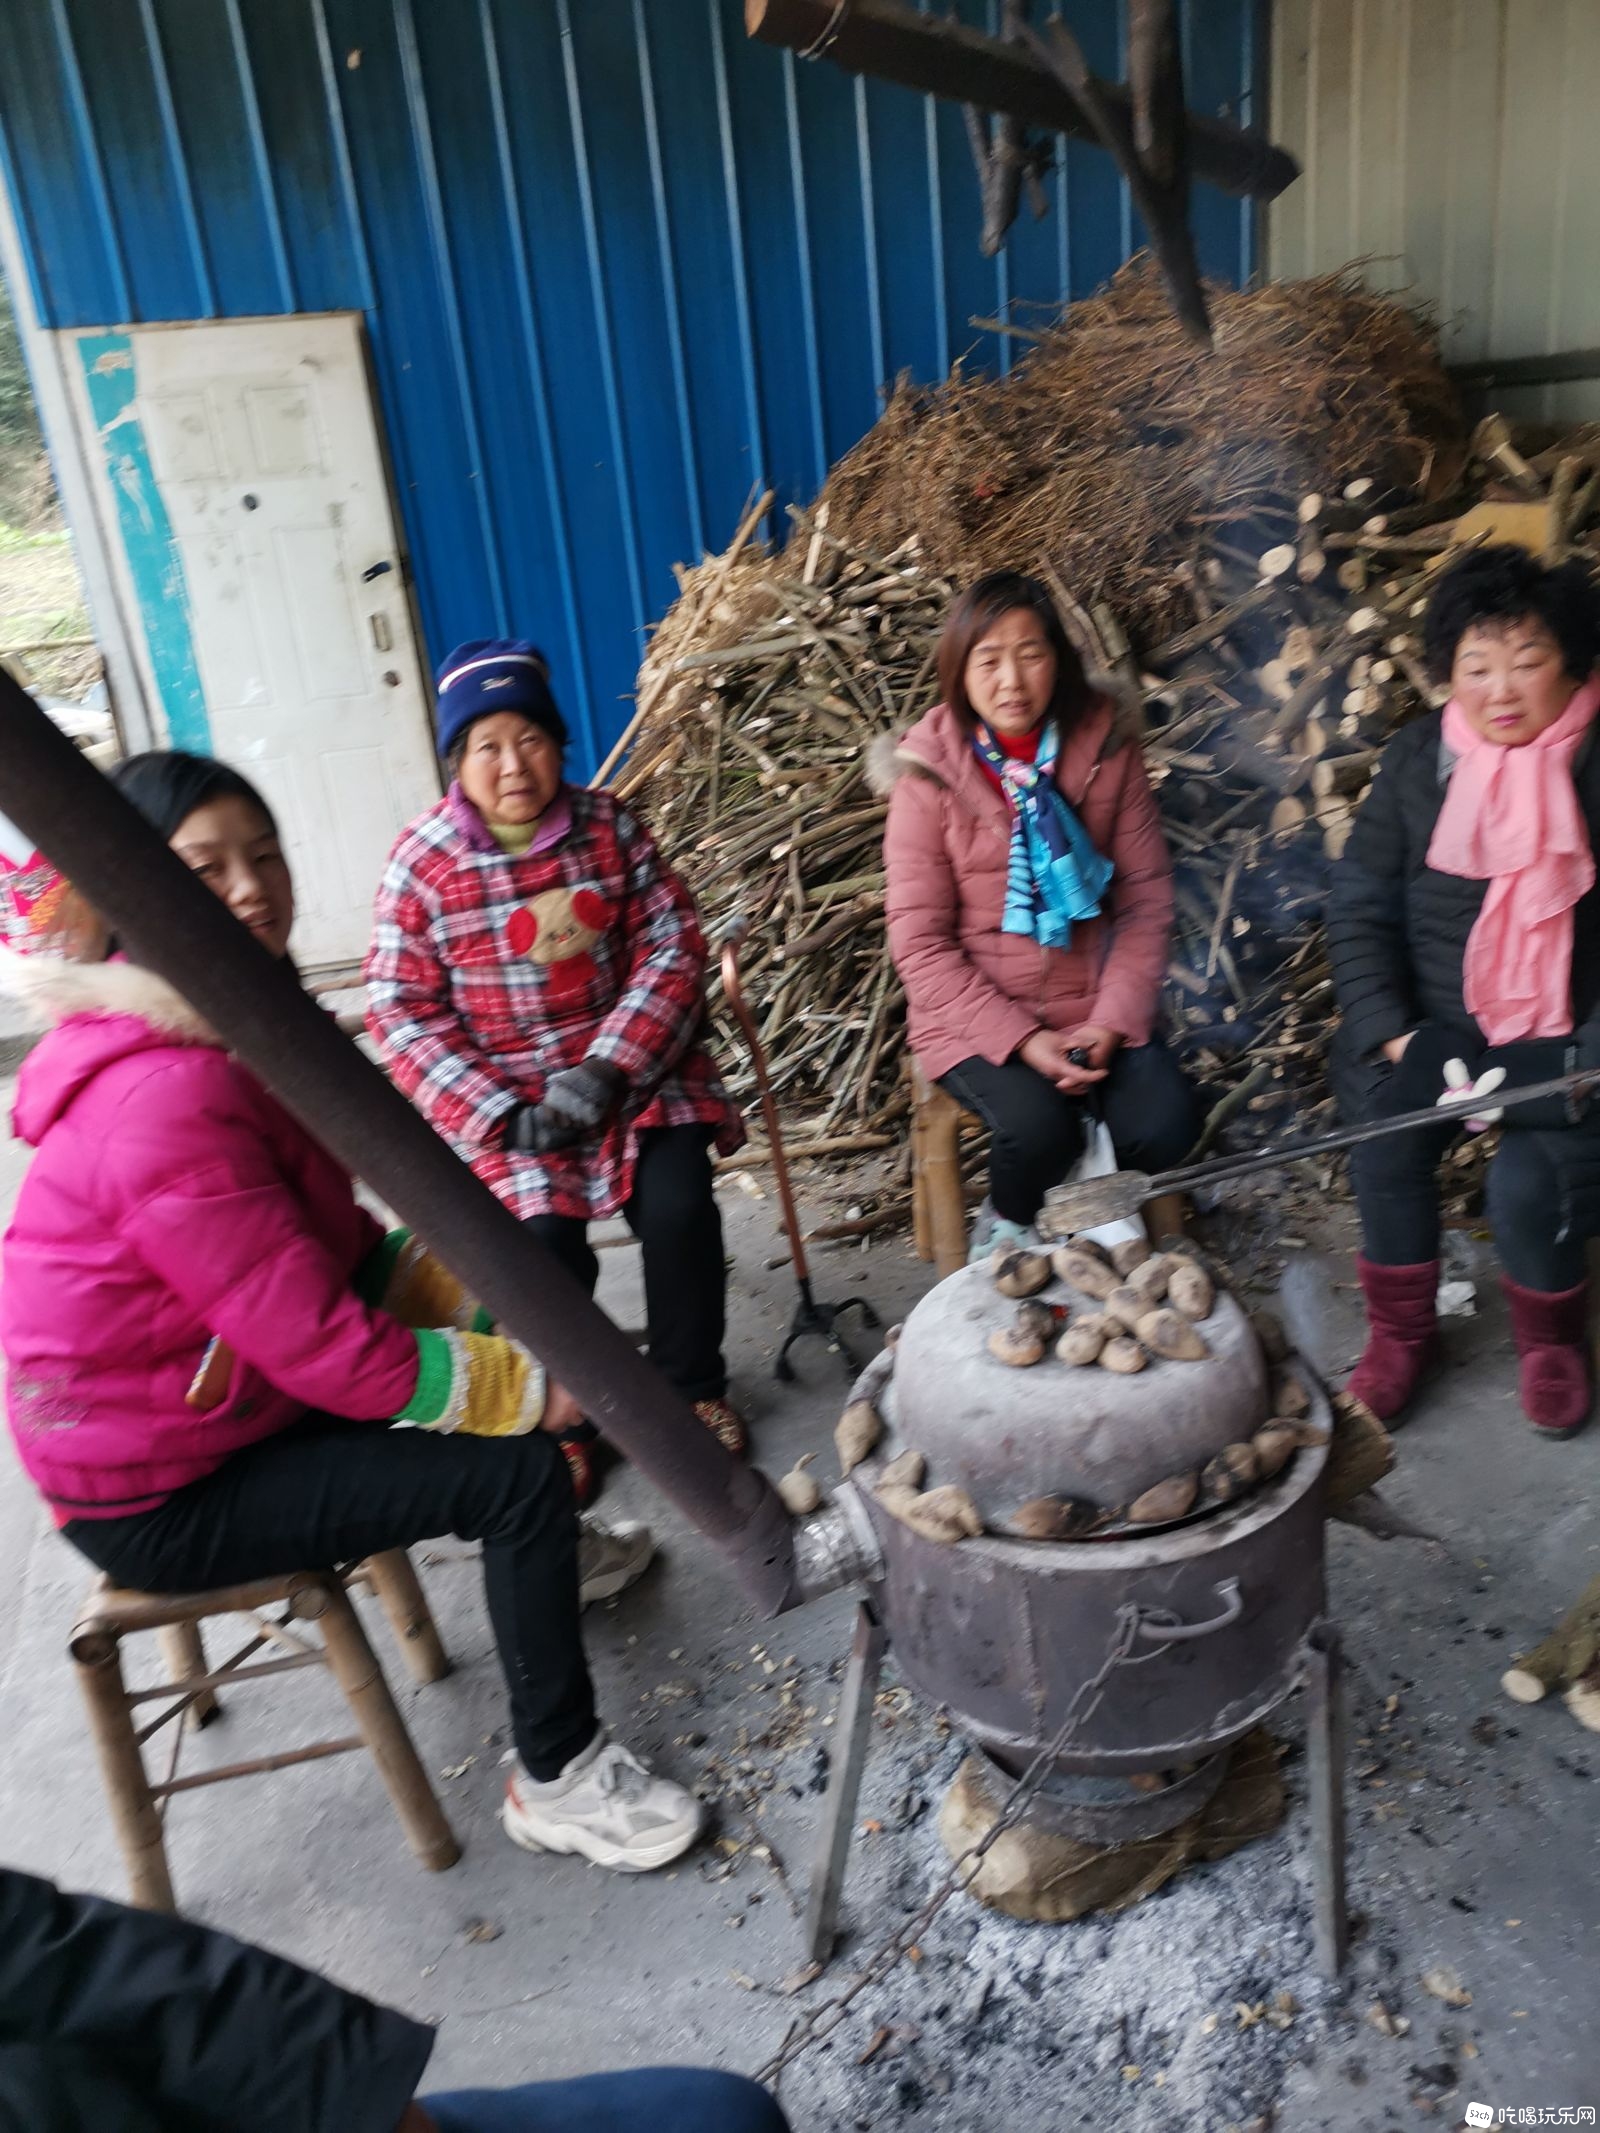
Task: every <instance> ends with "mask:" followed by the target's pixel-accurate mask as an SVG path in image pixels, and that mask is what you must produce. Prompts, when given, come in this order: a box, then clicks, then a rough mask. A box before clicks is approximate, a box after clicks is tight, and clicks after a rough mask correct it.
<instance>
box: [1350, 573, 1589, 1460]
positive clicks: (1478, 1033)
mask: <svg viewBox="0 0 1600 2133" xmlns="http://www.w3.org/2000/svg"><path fill="white" fill-rule="evenodd" d="M1423 637H1424V651H1425V654H1426V658H1427V663H1428V668H1429V672H1430V673H1431V674H1432V676H1433V677H1434V679H1435V680H1436V681H1438V682H1439V683H1441V684H1446V683H1447V684H1448V685H1449V687H1450V691H1451V698H1450V702H1449V703H1448V704H1447V705H1446V706H1445V708H1444V710H1443V711H1436V712H1434V713H1432V714H1431V716H1429V717H1427V718H1423V719H1419V720H1418V721H1417V722H1416V724H1415V725H1412V726H1408V727H1407V728H1406V729H1405V730H1404V731H1403V732H1402V733H1400V734H1399V735H1398V736H1397V737H1396V738H1395V739H1394V740H1393V741H1391V742H1390V743H1389V746H1388V748H1387V749H1386V750H1385V752H1384V760H1383V763H1382V766H1381V768H1380V770H1379V772H1378V776H1377V778H1376V780H1375V781H1374V783H1373V787H1372V791H1371V793H1370V794H1369V796H1368V798H1367V801H1366V804H1365V805H1364V806H1363V807H1362V809H1361V812H1360V814H1359V816H1358V817H1357V820H1356V824H1355V828H1354V831H1353V832H1352V834H1351V838H1350V842H1349V844H1348V846H1347V847H1346V849H1345V853H1344V857H1343V858H1342V859H1341V861H1340V863H1339V865H1338V867H1337V868H1336V869H1335V872H1334V883H1333V895H1332V900H1331V903H1330V907H1329V915H1328V940H1329V949H1330V953H1331V956H1332V961H1333V977H1334V986H1335V989H1336V991H1337V994H1338V999H1339V1008H1340V1014H1341V1023H1340V1029H1339V1034H1338V1037H1337V1039H1336V1040H1335V1044H1334V1050H1333V1059H1332V1074H1333V1082H1334V1088H1335V1092H1336V1094H1337V1096H1338V1099H1339V1104H1340V1109H1341V1110H1342V1111H1343V1113H1344V1115H1345V1116H1346V1117H1347V1118H1350V1119H1369V1118H1381V1117H1387V1116H1392V1115H1394V1114H1395V1113H1398V1112H1401V1111H1411V1110H1416V1109H1418V1108H1420V1107H1422V1106H1424V1105H1427V1104H1430V1103H1433V1102H1435V1101H1436V1100H1437V1099H1438V1098H1439V1097H1440V1096H1441V1095H1442V1094H1444V1093H1445V1092H1446V1074H1445V1067H1446V1062H1447V1061H1454V1060H1460V1061H1461V1062H1463V1064H1464V1066H1465V1067H1466V1069H1467V1070H1468V1072H1469V1073H1470V1075H1471V1076H1472V1077H1474V1079H1477V1078H1479V1077H1482V1076H1483V1075H1485V1074H1489V1073H1492V1072H1493V1071H1494V1070H1496V1069H1498V1070H1499V1075H1498V1079H1499V1081H1500V1082H1501V1083H1503V1084H1504V1085H1505V1086H1509V1087H1518V1086H1522V1085H1526V1084H1528V1083H1531V1082H1535V1081H1545V1080H1549V1079H1552V1078H1554V1077H1555V1076H1557V1075H1560V1074H1563V1073H1566V1072H1568V1071H1570V1070H1571V1069H1572V1068H1575V1067H1580V1066H1582V1067H1587V1066H1595V1065H1600V890H1597V888H1596V868H1595V859H1594V854H1595V853H1596V852H1597V851H1600V727H1597V725H1596V723H1595V718H1596V712H1597V710H1600V683H1597V682H1596V681H1595V680H1594V678H1593V676H1594V668H1595V663H1596V660H1597V658H1600V594H1597V592H1596V588H1595V586H1594V583H1593V581H1592V579H1591V578H1590V576H1589V574H1588V571H1587V570H1586V568H1585V567H1584V566H1583V565H1582V564H1581V563H1579V562H1577V561H1572V562H1567V563H1563V564H1561V565H1559V566H1558V567H1555V568H1547V567H1546V566H1544V565H1542V564H1540V563H1539V562H1537V561H1536V560H1535V559H1534V558H1533V557H1532V556H1530V555H1529V554H1527V553H1526V552H1525V551H1524V550H1523V549H1521V548H1517V547H1510V546H1502V547H1490V548H1480V549H1477V550H1474V551H1473V552H1471V553H1470V554H1468V555H1466V556H1464V557H1463V558H1462V560H1461V561H1460V562H1458V563H1456V564H1455V565H1453V566H1452V568H1451V569H1449V570H1448V571H1446V573H1445V574H1444V576H1443V577H1442V578H1441V579H1440V581H1439V584H1438V586H1437V588H1436V589H1435V592H1434V594H1433V597H1432V599H1431V600H1430V602H1429V604H1428V610H1427V616H1426V619H1425V621H1424V624H1423ZM1457 1078H1461V1077H1457ZM1491 1101H1492V1100H1491V1099H1490V1098H1488V1097H1487V1096H1486V1108H1487V1107H1488V1106H1489V1104H1490V1102H1491ZM1461 1130H1462V1129H1461V1126H1460V1123H1459V1121H1456V1122H1441V1124H1440V1126H1439V1127H1438V1129H1437V1131H1429V1130H1426V1129H1424V1130H1423V1131H1420V1132H1413V1133H1407V1134H1403V1135H1397V1136H1395V1137H1394V1138H1392V1139H1386V1140H1382V1141H1374V1142H1370V1143H1368V1144H1367V1145H1366V1146H1365V1147H1362V1148H1358V1149H1357V1150H1356V1151H1355V1154H1354V1156H1353V1158H1352V1164H1351V1167H1352V1172H1353V1176H1354V1182H1355V1191H1356V1203H1357V1206H1358V1208H1359V1210H1360V1215H1361V1236H1362V1255H1361V1257H1360V1259H1359V1260H1358V1261H1357V1265H1358V1268H1359V1271H1360V1275H1361V1286H1362V1290H1363V1292H1364V1294H1365V1297H1366V1304H1367V1324H1368V1337H1367V1345H1366V1349H1365V1351H1364V1353H1363V1355H1362V1357H1361V1361H1360V1362H1359V1364H1358V1365H1357V1366H1356V1370H1355V1373H1354V1375H1353V1376H1352V1377H1351V1379H1350V1383H1349V1386H1348V1388H1347V1389H1348V1390H1349V1391H1350V1392H1351V1393H1353V1394H1354V1395H1355V1396H1356V1397H1357V1398H1358V1399H1360V1400H1363V1401H1365V1403H1366V1404H1367V1406H1368V1407H1370V1408H1371V1409H1372V1411H1373V1412H1374V1413H1375V1414H1377V1415H1379V1416H1381V1417H1383V1418H1384V1419H1385V1420H1389V1419H1391V1418H1392V1417H1393V1416H1395V1415H1397V1414H1399V1413H1400V1411H1401V1410H1402V1409H1403V1408H1404V1407H1405V1405H1406V1403H1407V1402H1408V1401H1409V1400H1410V1398H1411V1395H1412V1393H1413V1392H1414V1390H1415V1389H1416V1386H1417V1383H1418V1380H1419V1379H1420V1377H1421V1376H1422V1374H1423V1372H1424V1371H1425V1370H1426V1369H1427V1368H1428V1366H1429V1364H1430V1363H1431V1362H1432V1361H1433V1360H1434V1357H1435V1355H1436V1353H1437V1347H1438V1334H1437V1324H1436V1318H1435V1307H1434V1298H1435V1293H1436V1291H1437V1287H1438V1279H1439V1197H1438V1187H1437V1183H1436V1180H1435V1172H1436V1170H1437V1168H1438V1165H1439V1162H1440V1160H1441V1158H1442V1157H1443V1156H1444V1154H1445V1152H1446V1150H1447V1149H1448V1148H1449V1147H1450V1146H1451V1145H1452V1143H1453V1142H1454V1141H1455V1139H1456V1137H1457V1135H1458V1133H1459V1132H1460V1131H1461ZM1489 1213H1490V1219H1491V1221H1492V1223H1493V1226H1494V1232H1495V1239H1496V1243H1497V1245H1498V1248H1499V1253H1500V1258H1501V1262H1502V1265H1503V1268H1504V1273H1503V1275H1502V1286H1503V1287H1504V1290H1505V1294H1506V1300H1507V1304H1508V1306H1509V1309H1510V1314H1511V1328H1512V1334H1513V1338H1514V1340H1515V1342H1516V1348H1517V1354H1518V1357H1519V1375H1520V1382H1521V1392H1522V1404H1523V1409H1524V1412H1525V1413H1526V1415H1527V1417H1528V1420H1529V1421H1530V1422H1531V1423H1532V1424H1533V1426H1534V1428H1535V1430H1536V1431H1538V1433H1539V1434H1540V1435H1542V1436H1552V1437H1569V1436H1572V1435H1573V1434H1574V1433H1575V1432H1576V1431H1577V1430H1578V1429H1580V1428H1581V1427H1582V1425H1583V1422H1584V1420H1585V1418H1586V1416H1587V1415H1588V1412H1589V1405H1590V1397H1591V1393H1590V1378H1589V1362H1588V1354H1587V1349H1586V1345H1585V1335H1584V1323H1585V1310H1586V1304H1587V1284H1586V1280H1585V1273H1584V1264H1585V1262H1584V1248H1585V1245H1586V1243H1587V1241H1588V1239H1589V1238H1590V1237H1591V1236H1594V1235H1600V1103H1593V1104H1587V1103H1583V1102H1579V1103H1576V1104H1574V1103H1570V1102H1568V1101H1566V1100H1564V1099H1561V1098H1545V1099H1541V1100H1538V1101H1536V1102H1534V1103H1532V1104H1528V1105H1523V1106H1518V1107H1515V1108H1513V1109H1511V1110H1509V1111H1507V1112H1506V1114H1505V1127H1504V1132H1503V1134H1502V1138H1501V1144H1500V1149H1499V1152H1498V1154H1497V1155H1496V1157H1495V1160H1494V1162H1493V1164H1492V1165H1491V1168H1490V1172H1489Z"/></svg>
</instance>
